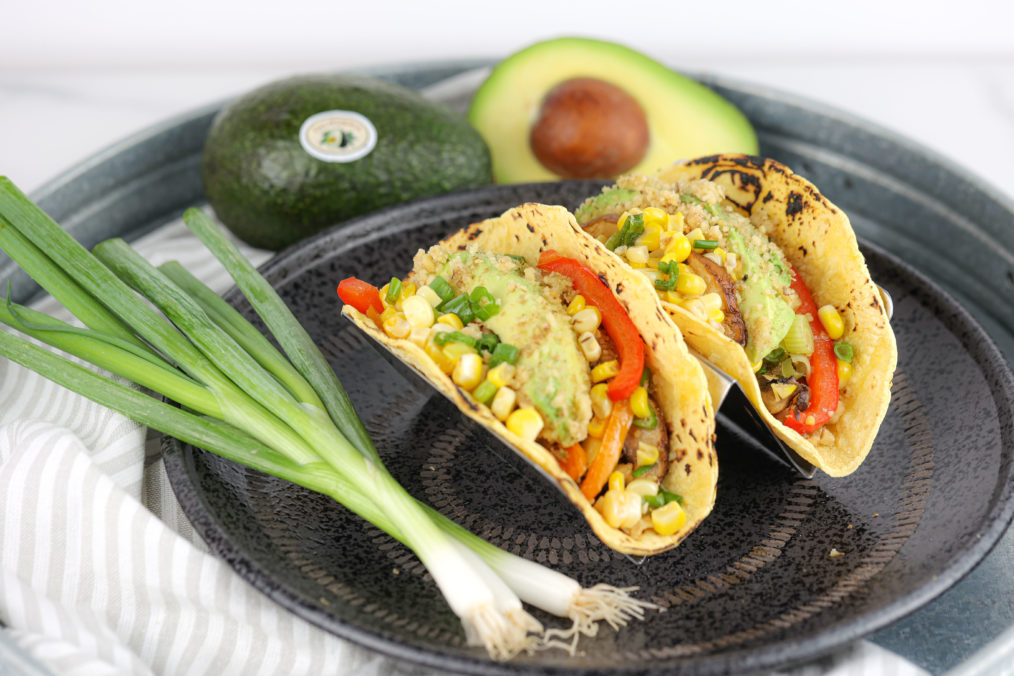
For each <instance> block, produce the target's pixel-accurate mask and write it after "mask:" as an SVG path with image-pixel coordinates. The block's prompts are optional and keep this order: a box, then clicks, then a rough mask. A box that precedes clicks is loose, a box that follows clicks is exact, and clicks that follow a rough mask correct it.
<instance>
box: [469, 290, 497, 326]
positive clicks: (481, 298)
mask: <svg viewBox="0 0 1014 676" xmlns="http://www.w3.org/2000/svg"><path fill="white" fill-rule="evenodd" d="M468 302H469V304H470V305H471V307H472V313H473V314H474V315H475V316H476V317H478V318H479V319H481V320H482V321H486V320H487V319H489V318H490V317H493V316H495V315H496V314H497V313H498V312H500V305H499V303H497V302H496V298H494V297H493V294H491V293H490V292H489V291H487V290H486V287H484V286H477V287H475V288H474V289H472V293H470V294H468Z"/></svg>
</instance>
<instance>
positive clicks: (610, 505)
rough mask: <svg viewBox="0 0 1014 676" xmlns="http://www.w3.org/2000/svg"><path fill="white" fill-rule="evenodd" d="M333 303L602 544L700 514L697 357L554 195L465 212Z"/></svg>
mask: <svg viewBox="0 0 1014 676" xmlns="http://www.w3.org/2000/svg"><path fill="white" fill-rule="evenodd" d="M338 293H339V296H340V297H341V298H342V300H343V301H344V302H345V306H344V307H343V309H342V312H343V313H344V314H345V315H346V316H347V317H349V318H350V319H352V320H353V321H354V322H355V323H356V324H357V325H358V326H359V327H360V328H361V329H362V330H364V331H366V332H368V333H369V334H370V335H371V336H372V337H373V338H374V339H375V340H376V341H377V342H379V343H381V344H382V345H383V346H384V347H386V348H387V349H388V350H390V351H391V352H392V353H394V354H395V355H396V356H398V357H399V358H400V359H401V361H403V362H404V363H405V364H407V365H408V366H410V367H411V368H412V369H414V370H415V372H416V373H418V374H420V375H421V376H422V377H423V378H425V379H426V380H427V381H429V383H431V384H432V385H433V386H434V387H436V388H437V389H438V390H439V391H440V392H441V393H443V394H444V395H445V396H446V397H448V398H449V399H451V400H452V401H453V402H454V403H455V404H456V405H457V406H458V408H459V409H461V411H462V412H463V413H464V414H465V415H467V416H468V417H469V418H471V419H472V420H474V421H476V422H478V423H480V424H481V425H483V426H484V427H485V428H487V429H488V430H490V431H491V432H492V433H493V434H495V435H496V436H498V437H499V438H500V439H502V440H503V441H504V442H505V443H506V444H507V445H509V446H510V447H512V448H513V449H514V450H516V451H517V452H520V453H521V454H523V456H524V457H526V458H527V459H528V460H530V461H531V462H532V463H534V464H535V465H536V466H537V467H539V468H541V469H542V470H544V471H545V473H546V474H548V475H549V477H551V478H552V480H553V481H554V482H555V483H556V484H557V485H558V486H559V488H560V489H561V490H562V491H563V493H564V494H565V495H566V496H567V498H569V499H570V500H571V501H572V502H573V503H574V504H575V505H576V506H577V507H578V508H579V509H580V511H581V512H582V513H583V515H584V517H585V518H586V520H587V521H588V523H589V524H590V526H591V528H592V530H593V531H594V533H595V534H596V535H597V536H598V537H599V538H600V539H601V540H602V541H603V542H604V543H605V544H606V545H608V546H609V547H611V548H613V549H615V550H617V551H620V552H623V553H627V554H635V555H647V554H657V553H659V552H662V551H665V550H667V549H670V548H672V547H675V546H676V545H677V544H678V543H679V542H680V541H682V540H683V538H685V537H686V536H687V534H688V533H690V532H691V531H692V530H693V529H694V528H695V527H696V526H697V525H698V524H699V523H700V522H701V521H702V520H703V519H704V518H705V517H706V516H707V515H708V514H709V513H710V511H711V509H712V507H713V505H714V501H715V490H716V485H717V478H718V467H717V458H716V456H715V448H714V425H715V421H714V410H713V407H712V404H711V398H710V394H709V392H708V386H707V381H706V377H705V374H704V372H703V369H702V367H701V365H700V363H699V362H697V360H695V359H694V358H693V356H692V355H691V354H690V353H689V350H688V349H687V346H686V344H685V343H684V342H683V339H682V337H681V336H680V332H679V330H678V329H677V328H676V326H675V325H674V324H673V323H672V321H671V320H670V318H669V316H668V315H667V314H666V312H665V311H664V310H663V309H662V307H661V305H660V303H659V301H658V298H657V297H656V295H655V292H654V289H653V288H652V286H651V284H650V283H649V282H648V280H647V279H645V278H644V277H642V276H640V275H636V274H633V273H632V272H631V271H630V270H629V268H627V267H626V266H624V265H623V264H622V262H621V261H619V260H617V259H616V258H615V257H613V256H612V255H611V254H610V253H609V252H608V250H606V248H605V247H604V246H603V245H602V244H601V243H599V242H598V241H596V240H595V239H593V238H591V237H588V236H586V235H584V234H583V233H582V232H581V228H580V226H578V224H577V222H576V221H575V220H574V217H573V216H572V215H571V214H570V212H568V211H567V210H566V209H564V208H563V207H555V206H546V205H541V204H524V205H521V206H519V207H517V208H514V209H511V210H509V211H507V212H506V213H504V214H503V215H502V216H500V217H499V218H493V219H490V220H486V221H483V222H479V223H475V224H472V225H470V226H468V227H466V228H465V229H463V230H461V231H459V232H456V233H454V234H452V235H450V236H449V237H447V238H446V239H444V240H442V241H440V242H439V243H438V244H436V245H434V246H432V247H431V248H429V249H428V250H425V251H423V250H420V251H419V252H418V253H417V254H416V256H415V260H414V264H413V269H412V270H411V272H409V273H408V274H407V275H406V276H405V277H404V278H402V279H392V280H391V282H390V283H389V284H387V285H385V286H384V287H382V288H380V289H377V288H376V287H375V286H372V285H370V284H368V283H366V282H364V281H361V280H358V279H355V278H349V279H346V280H343V281H342V283H341V284H340V285H339V288H338Z"/></svg>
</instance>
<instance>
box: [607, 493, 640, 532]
mask: <svg viewBox="0 0 1014 676" xmlns="http://www.w3.org/2000/svg"><path fill="white" fill-rule="evenodd" d="M641 502H642V500H641V496H639V495H637V494H636V493H632V492H629V491H625V490H620V491H616V490H608V491H606V492H605V494H604V495H603V496H602V497H601V498H599V500H597V501H596V502H595V509H597V510H598V511H599V513H600V514H602V518H603V519H605V521H606V523H608V524H609V525H610V526H611V527H613V528H630V527H631V526H633V525H634V524H635V523H637V522H638V520H640V518H641Z"/></svg>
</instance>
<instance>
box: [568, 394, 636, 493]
mask: <svg viewBox="0 0 1014 676" xmlns="http://www.w3.org/2000/svg"><path fill="white" fill-rule="evenodd" d="M633 421H634V413H633V411H631V410H630V402H628V401H618V402H616V404H615V405H614V406H613V410H612V412H611V413H610V414H609V418H607V419H606V428H605V430H604V431H603V432H602V445H601V446H599V450H598V452H597V453H596V454H595V457H594V458H592V461H591V465H590V466H589V467H588V473H587V474H585V475H584V480H583V481H582V482H581V494H582V495H584V496H585V497H586V498H588V500H589V502H590V501H592V500H594V499H595V496H596V495H598V494H599V493H601V492H602V489H603V488H605V485H606V483H607V482H608V481H609V474H610V473H611V472H612V471H613V470H614V469H616V464H617V463H618V462H619V461H620V452H621V451H622V450H623V444H624V442H626V440H627V432H628V431H629V430H630V423H632V422H633Z"/></svg>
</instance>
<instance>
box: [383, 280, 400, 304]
mask: <svg viewBox="0 0 1014 676" xmlns="http://www.w3.org/2000/svg"><path fill="white" fill-rule="evenodd" d="M390 288H391V283H390V282H388V283H387V284H385V285H384V286H382V287H380V302H381V304H382V305H383V306H384V309H385V310H386V309H387V308H391V307H394V303H388V302H387V292H388V291H389V290H390ZM398 300H401V299H400V298H399V299H398Z"/></svg>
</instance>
